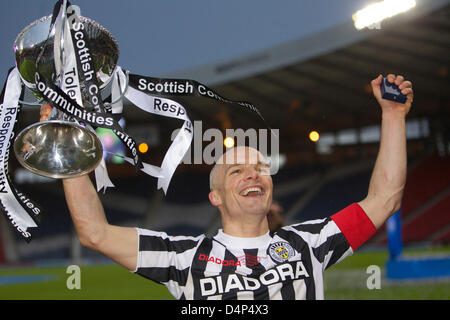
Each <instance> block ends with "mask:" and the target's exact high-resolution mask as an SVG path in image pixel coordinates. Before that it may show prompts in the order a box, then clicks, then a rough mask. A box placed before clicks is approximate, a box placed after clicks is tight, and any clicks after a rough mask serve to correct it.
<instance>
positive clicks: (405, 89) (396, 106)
mask: <svg viewBox="0 0 450 320" xmlns="http://www.w3.org/2000/svg"><path fill="white" fill-rule="evenodd" d="M386 78H387V80H388V82H390V83H395V85H397V86H398V88H399V90H400V91H401V92H402V94H404V95H406V97H407V99H406V102H405V103H399V102H394V101H390V100H386V99H383V98H382V97H381V83H382V80H383V76H382V75H381V74H380V75H379V76H378V77H377V78H376V79H373V80H372V82H371V85H372V90H373V95H374V96H375V98H376V99H377V101H378V103H379V104H380V106H381V109H382V110H383V113H385V112H386V113H391V112H393V113H395V114H398V115H403V116H406V115H407V114H408V112H409V109H411V104H412V102H413V96H414V92H413V89H412V83H411V81H407V80H405V79H404V78H403V76H401V75H397V76H396V75H394V74H388V75H387V77H386Z"/></svg>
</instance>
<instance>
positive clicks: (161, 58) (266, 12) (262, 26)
mask: <svg viewBox="0 0 450 320" xmlns="http://www.w3.org/2000/svg"><path fill="white" fill-rule="evenodd" d="M54 3H55V1H52V0H14V1H1V2H0V12H1V22H0V23H1V28H2V33H1V39H0V41H1V43H2V46H1V47H0V57H1V59H0V61H1V62H0V63H1V72H2V73H1V75H0V77H1V81H2V83H3V82H4V79H5V77H6V72H7V70H8V68H9V67H11V66H13V65H14V54H13V50H12V47H13V43H14V40H15V38H16V36H17V34H18V33H19V32H20V31H21V30H22V29H23V28H24V27H25V26H27V25H28V24H29V23H31V22H33V21H34V20H36V19H38V18H40V17H42V16H45V15H48V14H50V13H51V12H52V9H53V5H54ZM367 3H368V1H364V0H339V1H336V0H297V1H294V0H289V1H266V0H247V1H242V0H240V1H237V0H227V1H214V0H195V1H194V0H192V1H181V0H179V1H175V0H164V1H163V0H152V1H141V0H139V1H138V0H128V1H116V0H110V1H105V0H96V1H92V0H74V1H72V4H75V5H78V6H80V8H81V14H82V15H83V16H86V17H89V18H91V19H93V20H95V21H97V22H98V23H100V24H101V25H103V26H104V27H106V28H107V29H108V30H109V31H110V32H111V33H112V34H113V35H114V37H115V38H116V39H117V40H118V42H119V46H120V50H121V55H120V58H119V65H121V66H122V67H123V68H125V69H128V70H130V71H132V72H134V73H139V74H145V75H149V76H162V75H167V74H170V73H174V72H177V71H181V70H185V69H188V68H191V67H197V66H201V65H204V64H209V63H215V62H221V61H226V60H228V59H232V58H236V57H239V56H241V55H245V54H250V53H253V52H257V51H259V50H261V49H266V48H270V47H272V46H274V45H278V44H282V43H285V42H287V41H291V40H295V39H298V38H302V37H304V36H307V35H310V34H313V33H316V32H319V31H321V30H324V29H326V28H330V27H333V26H334V25H339V24H342V23H345V22H348V21H351V14H352V13H353V12H355V11H356V10H357V9H360V8H361V7H363V6H364V5H365V4H367Z"/></svg>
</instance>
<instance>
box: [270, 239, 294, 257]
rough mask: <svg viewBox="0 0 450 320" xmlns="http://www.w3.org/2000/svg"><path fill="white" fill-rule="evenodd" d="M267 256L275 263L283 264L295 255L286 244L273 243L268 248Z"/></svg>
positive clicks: (281, 242) (292, 249)
mask: <svg viewBox="0 0 450 320" xmlns="http://www.w3.org/2000/svg"><path fill="white" fill-rule="evenodd" d="M268 252H269V255H270V257H271V258H272V260H274V261H276V262H284V261H287V260H288V259H289V258H291V257H293V256H294V255H295V251H294V248H292V246H291V245H290V244H289V243H287V242H283V241H280V242H275V243H273V244H271V245H270V246H269V249H268Z"/></svg>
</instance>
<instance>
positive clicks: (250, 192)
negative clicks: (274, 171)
mask: <svg viewBox="0 0 450 320" xmlns="http://www.w3.org/2000/svg"><path fill="white" fill-rule="evenodd" d="M263 194H264V189H263V188H261V187H256V186H254V187H248V188H245V189H244V190H242V191H241V192H240V193H239V195H241V196H243V197H258V196H262V195H263Z"/></svg>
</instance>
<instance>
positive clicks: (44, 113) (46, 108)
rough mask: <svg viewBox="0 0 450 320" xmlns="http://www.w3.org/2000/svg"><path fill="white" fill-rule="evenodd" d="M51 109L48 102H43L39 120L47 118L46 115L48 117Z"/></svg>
mask: <svg viewBox="0 0 450 320" xmlns="http://www.w3.org/2000/svg"><path fill="white" fill-rule="evenodd" d="M52 110H53V107H52V106H51V105H50V104H48V103H46V104H43V105H42V106H41V110H40V116H41V118H40V119H39V121H45V120H47V119H48V117H50V115H51V114H52Z"/></svg>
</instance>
